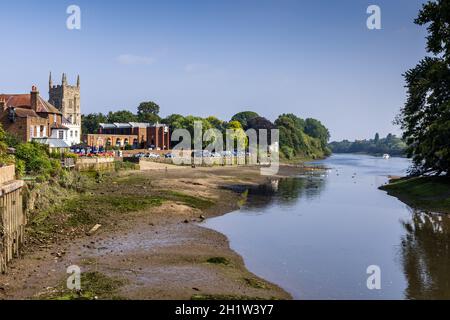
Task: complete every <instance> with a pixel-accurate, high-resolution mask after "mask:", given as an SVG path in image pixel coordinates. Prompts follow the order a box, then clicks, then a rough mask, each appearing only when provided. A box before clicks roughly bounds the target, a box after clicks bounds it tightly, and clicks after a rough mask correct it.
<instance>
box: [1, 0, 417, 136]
mask: <svg viewBox="0 0 450 320" xmlns="http://www.w3.org/2000/svg"><path fill="white" fill-rule="evenodd" d="M422 2H423V1H418V0H417V1H416V0H373V1H362V0H342V1H336V0H307V1H301V0H292V1H287V0H277V1H275V0H273V1H266V0H242V1H235V0H214V1H213V0H208V1H206V0H205V1H203V0H195V1H194V0H191V1H189V0H179V1H176V0H170V1H152V0H150V1H149V0H146V1H134V0H129V1H99V0H97V1H92V0H91V1H79V0H72V1H61V0H54V1H48V0H43V1H39V2H38V1H20V0H16V1H2V3H1V4H0V12H2V14H1V18H0V35H1V37H0V39H1V42H2V46H1V53H0V69H1V76H0V92H3V93H16V92H17V93H20V92H28V91H29V90H30V88H31V85H32V84H36V85H37V86H38V87H39V88H40V91H41V94H42V95H43V96H44V97H47V91H48V90H47V86H48V85H47V83H48V72H49V71H50V70H51V71H52V72H53V75H54V82H60V80H61V73H62V72H66V73H67V74H68V78H69V81H70V82H73V83H74V82H75V79H76V75H77V74H80V76H81V89H82V96H81V103H82V112H83V113H90V112H107V111H109V110H118V109H129V110H132V111H135V109H136V106H137V105H138V104H139V102H140V101H145V100H153V101H155V102H157V103H158V104H159V105H160V106H161V115H162V116H165V115H168V114H170V113H181V114H185V115H187V114H194V115H200V116H208V115H214V116H217V117H219V118H222V119H224V120H228V119H229V118H230V117H231V116H232V115H233V114H234V113H236V112H238V111H242V110H245V109H251V110H254V111H256V112H258V113H260V114H261V115H263V116H265V117H267V118H269V119H271V120H274V119H275V118H276V117H277V115H278V114H280V113H289V112H292V113H295V114H297V115H299V116H301V117H304V118H306V117H314V118H317V119H319V120H321V121H322V122H323V123H324V124H325V125H326V126H327V127H328V128H329V129H330V131H331V134H332V138H333V139H342V138H349V139H354V138H366V137H372V136H373V135H374V134H375V132H377V131H378V132H380V134H381V135H385V134H387V133H389V132H393V133H399V131H398V128H396V127H395V126H393V125H392V120H393V118H394V116H395V114H396V113H397V112H398V110H399V109H400V108H401V106H402V105H403V103H404V100H405V89H404V82H403V78H402V76H401V74H402V73H403V72H405V71H406V70H407V69H409V68H411V67H413V66H414V65H415V64H416V63H417V62H418V60H419V59H421V58H422V57H423V56H424V55H425V50H424V43H425V39H424V38H425V30H423V28H420V27H418V26H416V25H414V24H413V19H414V18H415V16H416V15H417V12H418V10H419V8H420V7H421V3H422ZM70 4H76V5H79V6H80V8H81V14H82V16H81V23H82V24H81V27H82V28H81V30H68V29H67V28H66V19H67V17H68V14H66V8H67V7H68V6H69V5H70ZM370 4H377V5H379V6H380V7H381V10H382V28H383V29H382V30H374V31H371V30H368V29H367V28H366V19H367V17H368V15H367V14H366V9H367V7H368V5H370Z"/></svg>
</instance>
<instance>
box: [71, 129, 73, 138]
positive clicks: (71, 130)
mask: <svg viewBox="0 0 450 320" xmlns="http://www.w3.org/2000/svg"><path fill="white" fill-rule="evenodd" d="M70 137H71V138H72V137H73V131H72V130H70Z"/></svg>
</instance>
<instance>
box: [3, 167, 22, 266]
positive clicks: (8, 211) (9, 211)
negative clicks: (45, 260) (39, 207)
mask: <svg viewBox="0 0 450 320" xmlns="http://www.w3.org/2000/svg"><path fill="white" fill-rule="evenodd" d="M14 170H15V168H14V166H7V167H1V168H0V181H1V182H2V183H1V184H0V273H4V272H6V271H7V265H8V262H9V261H11V260H12V259H13V258H14V257H16V256H18V255H19V250H20V247H21V245H22V244H23V241H24V236H25V234H24V233H25V224H26V216H25V214H24V212H23V208H22V187H23V181H22V180H14V179H15V177H14Z"/></svg>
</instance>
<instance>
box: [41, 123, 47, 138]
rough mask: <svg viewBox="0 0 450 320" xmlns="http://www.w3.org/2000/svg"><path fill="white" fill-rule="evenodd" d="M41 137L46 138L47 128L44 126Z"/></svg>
mask: <svg viewBox="0 0 450 320" xmlns="http://www.w3.org/2000/svg"><path fill="white" fill-rule="evenodd" d="M42 136H43V137H46V136H47V127H46V126H44V129H43V130H42Z"/></svg>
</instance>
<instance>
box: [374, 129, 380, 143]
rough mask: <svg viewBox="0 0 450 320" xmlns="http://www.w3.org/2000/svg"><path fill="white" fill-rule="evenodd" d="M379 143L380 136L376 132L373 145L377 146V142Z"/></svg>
mask: <svg viewBox="0 0 450 320" xmlns="http://www.w3.org/2000/svg"><path fill="white" fill-rule="evenodd" d="M379 141H380V134H379V133H378V132H377V133H375V138H374V141H373V142H374V143H375V144H378V142H379Z"/></svg>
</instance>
